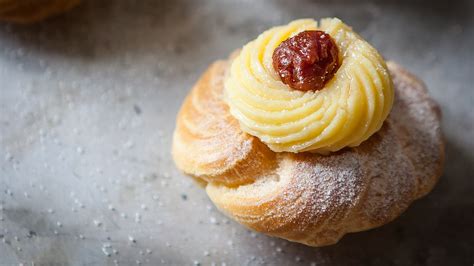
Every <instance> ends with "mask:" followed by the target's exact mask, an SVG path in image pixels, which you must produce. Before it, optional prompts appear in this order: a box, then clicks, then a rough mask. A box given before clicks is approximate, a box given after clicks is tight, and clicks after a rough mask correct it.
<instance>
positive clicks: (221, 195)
mask: <svg viewBox="0 0 474 266" xmlns="http://www.w3.org/2000/svg"><path fill="white" fill-rule="evenodd" d="M388 66H389V69H390V71H391V74H392V77H393V81H394V85H395V88H396V100H395V103H394V107H393V109H392V113H391V114H390V116H389V118H388V119H387V120H386V122H385V124H384V126H383V128H382V129H381V130H380V131H379V132H378V133H376V134H375V135H374V136H372V137H371V138H370V139H369V140H367V141H366V142H364V143H362V144H361V145H360V146H359V147H356V148H352V149H344V150H342V151H340V152H337V153H333V154H331V155H328V156H321V155H316V154H309V153H299V154H291V153H274V152H272V151H270V150H269V148H268V147H267V146H266V145H264V144H262V143H261V142H260V141H259V140H258V139H257V138H255V137H252V136H250V135H247V134H245V133H243V132H242V131H241V130H240V128H239V124H238V122H237V121H236V120H235V119H234V118H233V117H232V116H231V115H230V114H229V110H228V107H227V105H226V104H225V103H224V102H223V100H222V93H223V77H224V76H225V72H226V70H227V67H228V63H227V62H224V61H219V62H216V63H214V64H213V65H212V66H211V67H210V68H209V69H208V70H207V71H206V73H205V74H204V75H203V76H202V78H201V79H200V80H199V81H198V82H197V83H196V85H195V86H194V88H193V89H192V91H191V92H190V94H189V95H188V97H187V98H186V100H185V102H184V103H183V106H182V108H181V110H180V112H179V114H178V117H177V122H176V130H175V133H174V139H173V157H174V160H175V162H176V164H177V166H178V168H180V169H181V170H183V171H184V172H185V173H187V174H189V175H191V176H193V177H196V178H198V179H200V180H203V181H204V182H205V184H206V183H207V184H206V185H205V187H206V191H207V193H208V195H209V197H210V198H211V200H212V201H213V202H214V203H215V204H216V206H217V207H218V208H219V209H221V210H222V211H223V212H225V213H227V214H228V215H229V216H231V217H233V218H234V219H235V220H237V221H238V222H239V223H242V224H244V225H246V226H248V227H250V228H252V229H254V230H256V231H259V232H263V233H266V234H269V235H273V236H277V237H281V238H285V239H288V240H291V241H296V242H300V243H304V244H307V245H310V246H323V245H329V244H334V243H336V242H337V241H338V240H339V239H340V238H341V237H342V236H343V235H344V234H346V233H349V232H357V231H362V230H367V229H370V228H374V227H377V226H380V225H382V224H385V223H387V222H389V221H391V220H393V219H394V218H396V217H397V216H398V215H400V213H402V212H403V211H404V210H405V209H406V208H407V207H408V205H409V204H410V203H411V202H412V201H413V200H415V199H417V198H419V197H421V196H423V195H425V194H427V193H428V192H429V191H430V190H431V189H432V188H433V186H434V185H435V183H436V181H437V180H438V178H439V176H440V175H441V171H442V165H443V160H444V148H443V142H442V136H441V131H440V112H439V108H438V107H437V106H436V104H435V103H434V102H433V101H432V100H431V99H430V98H429V96H428V93H427V90H426V88H425V86H424V85H423V83H422V82H421V81H419V80H418V79H416V78H415V77H414V76H412V75H411V74H409V73H408V72H407V71H405V70H403V69H402V68H401V67H399V66H398V65H396V64H394V63H389V64H388Z"/></svg>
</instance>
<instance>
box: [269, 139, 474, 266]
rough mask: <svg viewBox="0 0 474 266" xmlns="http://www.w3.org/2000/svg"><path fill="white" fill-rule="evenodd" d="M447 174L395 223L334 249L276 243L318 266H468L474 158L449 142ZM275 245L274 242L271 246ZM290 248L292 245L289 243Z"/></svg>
mask: <svg viewBox="0 0 474 266" xmlns="http://www.w3.org/2000/svg"><path fill="white" fill-rule="evenodd" d="M445 145H446V161H445V169H444V174H443V175H442V177H441V178H440V180H439V182H438V184H437V185H436V186H435V188H434V189H433V191H432V192H431V193H430V194H428V195H427V196H425V197H423V198H421V199H419V200H416V201H415V202H414V203H413V204H412V205H411V206H410V207H409V208H408V209H407V210H406V211H405V212H404V213H403V214H402V215H401V216H400V217H398V218H396V219H395V220H394V221H392V222H390V223H388V224H386V225H384V226H382V227H379V228H375V229H372V230H369V231H364V232H358V233H350V234H347V235H345V236H344V237H343V238H342V239H341V240H340V241H339V242H338V243H337V244H335V245H332V246H326V247H320V248H312V247H307V246H304V245H301V244H297V243H292V242H287V241H285V240H276V239H273V238H272V240H271V241H277V242H278V243H277V245H279V246H282V245H284V246H285V248H284V252H283V253H282V255H281V256H288V259H291V260H294V258H295V256H298V257H299V258H300V259H301V261H302V262H306V263H310V262H316V263H317V265H329V264H330V265H365V264H370V263H375V262H376V265H448V264H452V265H467V264H469V263H472V261H470V257H472V256H471V252H472V249H473V248H474V239H473V238H472V237H469V235H472V224H474V213H472V212H470V211H469V210H471V209H472V206H474V200H473V197H472V195H473V194H474V187H473V183H472V182H473V181H472V173H474V156H473V155H472V154H471V153H469V151H467V150H465V149H464V148H463V147H462V146H461V145H457V143H456V142H455V141H452V140H450V139H449V138H446V139H445ZM269 241H270V240H269ZM284 242H286V243H284Z"/></svg>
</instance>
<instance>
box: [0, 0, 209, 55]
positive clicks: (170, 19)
mask: <svg viewBox="0 0 474 266" xmlns="http://www.w3.org/2000/svg"><path fill="white" fill-rule="evenodd" d="M194 9H195V6H193V5H192V4H190V3H188V1H186V0H178V1H174V0H162V1H153V0H145V1H138V2H137V1H106V0H97V1H94V0H82V2H81V3H80V4H79V5H78V6H77V7H75V8H73V9H71V10H70V11H68V12H66V13H63V14H60V15H57V16H54V17H51V18H48V19H46V20H44V21H41V22H38V23H35V24H26V25H22V24H13V23H7V22H1V23H0V40H1V41H2V42H3V43H6V46H7V47H11V48H13V49H22V50H23V52H24V53H25V54H31V55H32V56H35V57H39V58H40V57H44V56H48V55H51V56H55V57H58V56H59V57H65V58H67V59H68V60H80V61H82V62H93V61H95V60H97V61H98V60H99V59H101V60H103V59H104V58H105V59H108V58H116V57H121V56H125V55H126V56H129V57H133V56H135V55H153V56H158V57H159V56H160V55H167V56H164V57H165V58H166V60H168V58H170V57H172V55H174V56H176V58H175V60H178V58H179V57H180V56H181V55H182V54H185V53H186V52H187V51H188V49H187V46H185V45H188V46H189V45H190V44H192V43H193V42H194V41H195V39H196V38H193V35H200V36H203V40H207V39H206V32H205V30H206V29H205V28H204V27H200V26H199V25H194V24H198V23H194V22H192V21H188V20H187V19H185V20H183V21H176V19H177V18H189V17H192V12H193V10H194ZM194 51H195V50H194ZM194 51H191V49H189V52H194ZM170 55H171V56H170ZM170 63H172V62H170Z"/></svg>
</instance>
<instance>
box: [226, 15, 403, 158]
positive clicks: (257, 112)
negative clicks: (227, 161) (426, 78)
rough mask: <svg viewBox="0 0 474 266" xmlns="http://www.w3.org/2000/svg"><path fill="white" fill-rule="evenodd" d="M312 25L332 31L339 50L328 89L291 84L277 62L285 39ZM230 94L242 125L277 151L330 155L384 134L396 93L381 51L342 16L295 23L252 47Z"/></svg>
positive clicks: (244, 53)
mask: <svg viewBox="0 0 474 266" xmlns="http://www.w3.org/2000/svg"><path fill="white" fill-rule="evenodd" d="M306 30H322V31H324V32H326V33H328V34H329V35H330V36H331V37H332V38H333V40H334V41H335V43H336V44H337V47H338V49H339V65H340V67H339V69H338V70H337V72H336V73H335V75H334V77H332V79H331V80H329V82H327V83H326V84H325V86H324V87H323V88H322V89H321V90H315V91H313V90H311V91H299V90H294V89H292V88H290V87H289V86H288V85H286V84H284V83H283V82H282V81H281V79H280V77H279V75H278V73H277V72H276V71H275V70H274V68H273V64H272V62H273V61H272V55H273V52H274V50H275V49H276V48H277V47H278V45H279V44H280V43H282V42H283V41H285V40H286V39H288V38H290V37H292V36H294V35H296V34H298V33H300V32H302V31H306ZM225 98H226V102H227V104H228V105H229V107H230V112H231V114H232V115H233V116H234V117H235V118H236V119H237V120H238V121H239V123H240V127H241V129H242V130H243V131H244V132H246V133H248V134H250V135H253V136H255V137H257V138H259V139H260V140H261V141H262V142H264V143H265V144H266V145H268V147H270V149H272V150H273V151H275V152H284V151H286V152H302V151H311V152H317V153H323V154H324V153H328V152H333V151H337V150H340V149H342V148H344V147H355V146H358V145H359V144H360V143H362V142H363V141H364V140H366V139H368V138H369V137H370V136H371V135H372V134H374V133H375V132H377V131H378V130H379V129H380V128H381V127H382V124H383V121H384V120H385V119H386V118H387V116H388V114H389V112H390V109H391V107H392V104H393V99H394V90H393V84H392V80H391V78H390V75H389V72H388V69H387V66H386V64H385V61H384V59H383V58H382V56H380V54H379V53H378V52H377V51H376V50H375V48H373V47H372V46H371V45H370V44H369V43H367V42H366V41H365V40H364V39H362V37H360V36H359V35H358V34H356V33H355V32H353V31H352V29H351V28H350V27H349V26H347V25H346V24H344V23H343V22H342V21H340V20H339V19H337V18H328V19H322V20H321V23H320V25H318V23H317V22H316V21H314V20H312V19H301V20H295V21H293V22H291V23H289V24H288V25H285V26H279V27H274V28H271V29H269V30H267V31H265V32H264V33H262V34H261V35H260V36H258V38H257V39H255V40H253V41H251V42H249V43H248V44H246V45H245V46H244V47H243V48H242V50H241V52H240V54H239V55H238V56H237V57H236V58H235V59H234V61H233V62H232V65H231V69H230V73H229V74H228V75H227V77H226V80H225Z"/></svg>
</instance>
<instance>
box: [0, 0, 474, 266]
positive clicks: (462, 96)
mask: <svg viewBox="0 0 474 266" xmlns="http://www.w3.org/2000/svg"><path fill="white" fill-rule="evenodd" d="M473 10H474V5H473V2H472V1H469V0H467V1H450V2H446V1H440V2H439V4H437V3H436V2H435V1H382V0H379V1H372V2H363V3H362V1H347V0H346V1H319V2H317V1H298V2H297V1H283V0H280V1H250V0H245V1H244V0H240V1H218V0H209V1H193V0H175V1H172V0H161V1H151V0H149V1H131V0H130V1H106V0H101V1H92V0H90V1H87V0H86V1H84V3H83V4H82V5H81V6H79V7H78V8H76V9H74V10H73V11H72V12H70V13H68V14H66V15H64V16H60V17H57V18H54V19H51V20H48V21H46V22H44V23H40V24H37V25H32V26H16V25H9V24H0V137H1V139H0V155H1V156H0V240H2V241H0V265H17V264H18V263H31V262H34V263H35V265H51V264H53V263H54V264H55V265H69V264H70V265H103V264H112V265H113V264H114V261H115V262H117V263H119V264H121V265H128V264H135V263H142V264H144V265H147V264H149V265H157V264H168V265H192V264H193V263H194V264H198V263H200V264H201V265H212V263H215V264H216V265H221V264H222V265H224V263H225V264H226V265H361V264H362V265H472V263H474V258H473V254H474V239H473V238H474V236H473V234H474V233H473V232H474V228H473V224H474V211H473V207H474V196H473V195H474V186H473V180H474V176H473V175H474V153H473V152H472V150H474V138H473V136H474V128H473V127H474V110H473V97H474V90H473V88H472V86H473V85H472V79H473V74H474V71H473V61H474V60H473V59H474V58H473V52H472V49H473V47H474V34H473V33H474V32H473V31H474V30H473V29H474V23H473V17H474V13H473ZM326 16H338V17H340V18H341V19H343V20H344V21H346V22H347V23H348V24H350V25H352V26H353V27H354V28H355V29H356V30H357V31H359V32H360V33H361V34H362V35H363V36H365V37H366V38H367V39H368V40H369V41H370V42H371V43H373V44H374V46H376V47H377V48H378V49H379V50H380V51H381V53H382V54H383V55H384V56H385V57H387V58H390V59H392V60H395V61H397V62H399V63H401V64H402V65H404V66H406V67H407V68H408V69H409V70H411V71H413V72H414V73H416V74H417V75H419V76H420V77H421V78H422V79H423V80H425V81H426V83H427V84H428V86H429V89H430V92H431V94H432V96H433V97H434V98H435V99H436V100H438V101H439V103H440V104H441V107H442V110H443V115H444V121H443V123H444V124H443V128H444V133H445V136H446V155H447V161H446V169H445V173H444V175H443V177H442V178H441V180H440V182H439V184H438V185H437V186H436V188H435V189H434V191H433V192H432V193H431V194H430V195H429V196H427V197H425V198H423V199H421V200H420V201H418V202H416V203H415V204H413V205H412V206H411V207H410V208H409V209H408V210H407V211H406V212H405V213H404V214H403V215H402V216H401V217H400V218H398V219H397V220H396V221H394V222H392V223H390V224H388V225H386V226H383V227H381V228H378V229H375V230H371V231H368V232H362V233H356V234H350V235H348V236H346V237H344V238H343V239H342V240H341V241H340V242H339V243H338V244H337V245H334V246H330V247H324V248H309V247H305V246H303V245H299V244H294V243H290V242H287V241H284V240H279V239H274V238H270V237H266V236H264V235H261V234H256V233H251V232H250V231H248V230H247V229H245V228H243V227H242V226H240V225H238V224H236V223H234V222H232V221H230V220H228V219H226V218H225V217H224V216H223V215H221V214H220V213H219V212H217V210H216V209H215V208H214V207H213V206H212V204H211V202H210V201H209V200H208V199H207V197H206V195H205V192H204V191H203V190H202V189H200V188H199V187H198V186H196V185H195V184H194V183H193V182H192V181H191V180H190V179H189V178H186V177H185V176H183V175H182V174H180V173H179V172H178V171H177V170H176V169H175V167H174V165H173V162H172V160H171V158H170V154H169V150H170V143H171V134H172V130H173V127H174V119H175V114H176V112H177V110H178V108H179V106H180V104H181V101H182V100H183V98H184V96H185V95H186V93H187V92H188V90H189V88H190V87H191V86H192V84H193V83H194V82H195V81H196V79H197V78H198V77H199V75H200V74H201V73H202V72H203V71H204V69H205V68H206V66H207V65H208V64H209V63H211V62H212V61H213V60H215V59H218V58H223V57H226V56H227V55H228V54H229V52H231V51H232V50H234V49H235V48H238V47H239V46H241V45H242V44H244V43H245V42H246V41H248V40H250V39H252V38H254V37H255V36H256V35H257V34H258V33H260V32H261V31H263V30H264V29H266V28H268V27H270V26H272V25H277V24H283V23H286V22H288V21H290V20H292V19H295V18H300V17H314V18H320V17H326ZM394 178H396V177H394ZM114 251H115V252H114Z"/></svg>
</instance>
